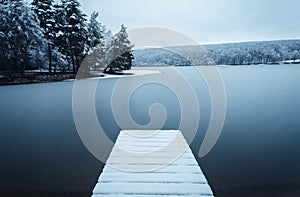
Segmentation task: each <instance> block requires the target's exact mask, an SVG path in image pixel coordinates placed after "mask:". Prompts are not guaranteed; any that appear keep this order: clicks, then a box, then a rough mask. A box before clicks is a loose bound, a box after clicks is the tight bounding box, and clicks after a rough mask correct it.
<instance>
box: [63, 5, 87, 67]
mask: <svg viewBox="0 0 300 197" xmlns="http://www.w3.org/2000/svg"><path fill="white" fill-rule="evenodd" d="M62 8H63V10H64V11H65V24H64V37H65V38H66V40H65V42H66V47H67V51H66V55H67V56H69V57H70V60H71V63H72V68H73V72H76V71H77V70H78V68H79V66H80V64H81V62H82V61H83V59H84V57H85V55H86V53H87V51H88V45H87V28H86V18H85V17H86V15H85V14H83V13H82V11H81V10H80V3H79V2H78V0H62Z"/></svg>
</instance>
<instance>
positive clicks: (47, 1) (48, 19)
mask: <svg viewBox="0 0 300 197" xmlns="http://www.w3.org/2000/svg"><path fill="white" fill-rule="evenodd" d="M32 6H33V10H34V11H35V13H36V15H37V16H38V18H39V20H40V26H41V28H43V29H44V36H45V38H46V39H47V40H48V51H47V53H48V60H49V66H48V67H49V72H51V71H52V66H53V65H52V53H53V49H54V39H55V37H56V32H55V18H54V17H55V16H54V15H55V10H54V7H53V0H33V2H32Z"/></svg>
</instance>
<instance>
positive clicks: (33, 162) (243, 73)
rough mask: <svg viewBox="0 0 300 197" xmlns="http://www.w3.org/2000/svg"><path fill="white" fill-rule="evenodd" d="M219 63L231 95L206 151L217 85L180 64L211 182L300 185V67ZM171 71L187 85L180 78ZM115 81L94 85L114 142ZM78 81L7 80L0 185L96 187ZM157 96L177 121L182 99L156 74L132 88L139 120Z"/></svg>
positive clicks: (2, 92) (0, 125)
mask: <svg viewBox="0 0 300 197" xmlns="http://www.w3.org/2000/svg"><path fill="white" fill-rule="evenodd" d="M219 70H220V73H221V76H222V78H223V81H224V86H225V89H226V95H227V110H226V117H225V118H226V119H225V123H224V127H223V129H222V133H221V136H220V137H219V139H218V141H217V143H216V145H215V146H214V147H213V149H212V150H211V151H210V152H209V154H208V155H206V156H205V157H203V158H200V157H198V151H199V148H200V146H201V144H202V142H203V138H204V136H205V133H206V130H207V128H208V125H209V121H210V118H211V115H212V114H211V97H210V94H209V89H208V87H207V85H206V83H205V81H204V80H203V78H202V77H201V75H200V74H199V73H197V72H195V69H194V68H192V67H179V68H177V71H178V72H179V73H181V74H182V75H183V76H184V77H185V78H186V80H187V81H188V83H189V84H191V87H192V89H193V90H194V91H195V93H196V95H197V99H198V106H199V112H200V118H199V127H198V128H197V134H196V136H195V138H194V140H193V141H192V143H191V148H192V150H193V152H194V154H195V156H196V157H197V160H198V162H199V164H200V166H201V167H202V169H203V171H204V173H205V174H206V176H207V178H208V181H209V182H210V184H211V186H212V188H213V189H214V190H221V189H230V188H244V187H274V188H276V186H277V185H281V186H285V185H300V179H299V178H300V157H299V156H300V146H299V144H300V66H299V65H276V66H263V65H258V66H232V67H228V66H226V67H225V66H224V67H219ZM157 75H158V76H160V77H162V78H163V77H166V76H165V73H161V74H157ZM168 77H171V80H173V81H174V82H176V83H180V80H178V79H177V78H176V76H174V77H173V78H172V76H168ZM137 78H139V79H143V78H146V76H137V77H136V76H135V77H128V78H125V79H124V80H125V81H126V84H129V86H128V88H129V89H130V88H131V86H132V87H133V86H134V85H135V83H136V80H137ZM177 80H178V82H177ZM117 82H118V79H117V78H112V79H103V80H101V81H100V82H99V83H98V86H97V89H96V92H95V94H96V95H95V109H96V113H97V117H98V120H99V123H100V124H101V125H102V127H103V130H104V131H105V132H106V134H107V136H108V137H109V138H110V139H111V140H112V141H114V140H115V139H116V137H117V135H118V133H119V131H120V129H121V128H120V125H118V124H117V122H116V120H115V118H114V114H113V112H112V107H111V98H112V93H113V91H114V89H113V88H114V87H115V85H116V83H117ZM176 83H175V84H176ZM130 84H131V85H130ZM73 85H74V82H59V83H49V84H34V85H17V86H2V87H0V96H1V97H0V99H1V100H0V101H1V102H0V110H1V113H0V150H1V152H0V161H1V162H0V190H39V191H64V192H69V191H72V192H88V191H91V190H92V188H93V187H94V184H95V182H96V180H97V177H98V176H99V174H100V172H101V170H102V167H103V164H102V163H101V162H100V161H98V160H97V159H96V158H95V157H94V156H93V155H92V154H90V153H89V151H88V150H87V149H86V148H85V146H84V145H83V143H82V142H81V140H80V138H79V136H78V133H77V131H76V127H75V123H74V119H73V114H72V91H73ZM120 95H122V94H120ZM187 96H188V95H187ZM118 99H119V101H120V102H121V100H122V99H127V98H121V97H120V98H118ZM118 99H116V102H117V103H115V104H118ZM153 103H159V104H161V105H163V106H164V108H165V111H166V113H167V116H166V121H165V123H164V125H163V127H162V129H178V128H179V125H180V119H181V108H180V99H178V97H177V96H176V93H174V92H172V90H170V89H169V88H167V87H166V86H164V85H162V84H159V83H155V82H154V83H147V84H144V85H142V86H141V87H139V88H137V89H136V90H135V91H134V92H133V94H132V95H131V97H130V99H129V109H130V113H131V116H132V119H133V120H134V121H135V122H136V123H137V124H140V125H146V124H147V123H149V121H150V119H151V118H150V116H149V114H148V110H149V107H150V106H151V105H152V104H153ZM192 104H193V103H191V104H190V105H192ZM198 106H197V105H195V107H196V108H198ZM197 110H198V109H197ZM191 119H192V118H191ZM122 127H126V125H125V126H124V125H123V126H122ZM128 128H131V129H134V127H133V126H132V125H128ZM187 132H188V131H183V133H184V134H185V135H188V133H187Z"/></svg>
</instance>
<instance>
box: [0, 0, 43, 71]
mask: <svg viewBox="0 0 300 197" xmlns="http://www.w3.org/2000/svg"><path fill="white" fill-rule="evenodd" d="M0 32H1V47H3V48H2V50H4V51H3V52H2V53H1V56H2V58H3V59H5V61H4V62H5V67H6V68H5V69H8V70H10V71H15V72H20V73H24V71H25V69H26V68H27V67H28V66H29V63H30V59H33V58H37V57H36V56H35V57H33V54H36V53H34V52H35V51H37V50H40V51H42V50H43V46H44V45H45V43H46V40H45V39H44V36H43V30H42V29H41V27H40V25H39V20H38V19H37V16H36V15H35V13H34V12H33V11H32V9H31V7H29V6H28V5H27V4H25V3H23V1H22V0H14V1H7V3H4V4H1V10H0ZM2 58H1V59H2ZM7 67H9V68H7Z"/></svg>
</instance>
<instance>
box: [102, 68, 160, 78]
mask: <svg viewBox="0 0 300 197" xmlns="http://www.w3.org/2000/svg"><path fill="white" fill-rule="evenodd" d="M123 73H124V75H109V74H105V75H104V77H101V78H120V77H132V76H141V75H151V74H159V73H161V72H160V71H158V70H150V69H145V68H142V69H139V68H134V69H132V70H126V71H123Z"/></svg>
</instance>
